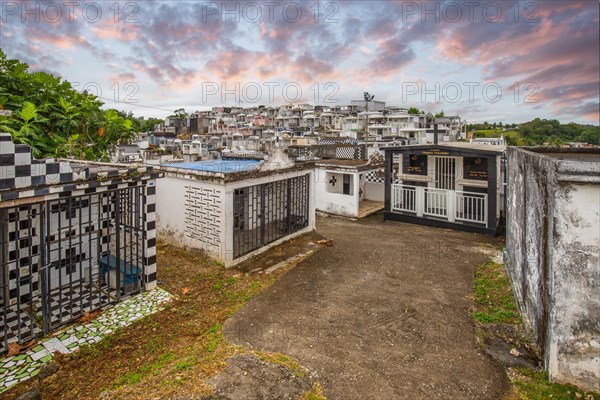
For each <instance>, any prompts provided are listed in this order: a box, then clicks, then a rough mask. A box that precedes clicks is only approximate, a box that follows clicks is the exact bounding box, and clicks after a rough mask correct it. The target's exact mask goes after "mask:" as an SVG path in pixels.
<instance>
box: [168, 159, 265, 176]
mask: <svg viewBox="0 0 600 400" xmlns="http://www.w3.org/2000/svg"><path fill="white" fill-rule="evenodd" d="M259 163H260V161H259V160H214V161H195V162H187V163H173V164H162V166H163V167H172V168H182V169H193V170H195V171H206V172H222V173H225V174H226V173H232V172H241V171H251V170H254V169H256V167H257V166H258V164H259Z"/></svg>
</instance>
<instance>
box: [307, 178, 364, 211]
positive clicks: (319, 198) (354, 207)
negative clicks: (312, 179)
mask: <svg viewBox="0 0 600 400" xmlns="http://www.w3.org/2000/svg"><path fill="white" fill-rule="evenodd" d="M343 174H349V175H350V177H351V182H352V188H351V189H352V194H349V195H348V194H343V192H342V187H343V180H342V179H343V178H342V175H343ZM316 177H317V179H316V187H317V188H316V209H317V211H322V212H325V213H328V214H335V215H342V216H345V217H350V218H357V217H358V203H359V197H358V190H359V185H360V183H359V177H358V172H352V171H348V172H346V171H343V172H341V171H336V170H329V169H322V168H318V169H317V170H316ZM332 177H335V179H336V181H337V182H336V184H335V185H332V184H331V183H330V180H331V178H332Z"/></svg>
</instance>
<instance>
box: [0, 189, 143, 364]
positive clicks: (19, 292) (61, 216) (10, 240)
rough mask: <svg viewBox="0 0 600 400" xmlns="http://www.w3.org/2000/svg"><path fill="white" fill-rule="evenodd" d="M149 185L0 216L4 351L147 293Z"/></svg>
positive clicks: (13, 210) (0, 312) (6, 210)
mask: <svg viewBox="0 0 600 400" xmlns="http://www.w3.org/2000/svg"><path fill="white" fill-rule="evenodd" d="M144 203H145V198H144V196H143V187H142V186H135V187H130V188H126V189H119V190H115V191H109V192H103V193H94V194H89V195H83V196H78V197H65V198H59V199H56V200H50V201H46V202H42V203H35V204H30V205H24V206H17V207H11V208H4V209H1V210H0V222H1V224H0V227H1V228H0V249H1V251H0V296H1V297H0V303H1V304H2V309H1V310H0V321H1V322H2V323H3V326H4V329H3V337H2V340H0V351H1V352H3V351H6V350H7V346H8V343H10V342H26V341H29V340H31V339H33V338H34V337H36V336H38V335H40V334H44V333H46V332H49V331H50V330H52V329H54V328H56V327H58V326H60V325H63V324H65V323H68V322H71V321H73V320H75V319H77V318H79V317H81V316H82V315H83V314H84V313H85V312H91V311H94V310H97V309H99V308H102V307H104V306H106V305H108V304H110V303H114V302H118V301H119V300H120V299H121V297H123V296H128V295H130V294H133V293H137V292H139V291H140V290H141V289H142V275H143V268H144V263H143V260H144V240H145V231H144V229H143V227H144V213H143V210H144V209H145V208H144Z"/></svg>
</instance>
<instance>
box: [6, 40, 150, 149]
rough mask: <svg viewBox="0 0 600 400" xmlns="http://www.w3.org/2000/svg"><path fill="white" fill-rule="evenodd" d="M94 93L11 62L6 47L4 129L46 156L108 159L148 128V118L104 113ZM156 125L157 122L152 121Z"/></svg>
mask: <svg viewBox="0 0 600 400" xmlns="http://www.w3.org/2000/svg"><path fill="white" fill-rule="evenodd" d="M102 105H103V103H102V102H101V101H100V100H99V99H98V98H97V97H96V96H94V95H92V94H89V93H86V92H78V91H77V90H75V89H74V88H73V87H72V85H71V83H70V82H68V81H65V80H63V79H61V78H58V77H55V76H53V75H51V74H47V73H45V72H30V71H29V66H28V65H27V64H25V63H22V62H20V61H18V60H11V59H8V58H7V57H6V54H5V53H4V52H3V51H2V49H0V109H3V110H10V111H12V115H10V116H0V131H2V132H10V133H11V134H12V137H13V140H14V142H15V143H24V144H28V145H29V146H31V147H32V148H33V151H34V155H35V156H36V157H38V158H40V157H74V158H80V159H89V160H108V159H109V154H110V150H111V149H112V148H113V147H114V146H115V145H116V144H119V143H128V142H130V141H131V140H132V139H133V138H134V137H135V135H136V132H141V131H143V130H146V128H148V127H147V125H146V124H145V121H144V120H142V119H137V118H135V117H133V115H131V114H130V115H126V114H125V113H123V112H120V111H118V110H115V109H108V110H103V109H102V108H101V106H102ZM149 122H153V121H149Z"/></svg>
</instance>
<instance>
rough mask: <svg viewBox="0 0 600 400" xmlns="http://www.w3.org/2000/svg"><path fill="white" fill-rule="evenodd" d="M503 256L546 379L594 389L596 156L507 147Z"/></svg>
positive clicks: (599, 190) (599, 309)
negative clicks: (578, 157) (575, 157)
mask: <svg viewBox="0 0 600 400" xmlns="http://www.w3.org/2000/svg"><path fill="white" fill-rule="evenodd" d="M508 157H509V160H508V179H509V181H508V193H507V200H508V201H507V229H506V247H507V252H506V256H507V257H506V258H507V263H506V265H507V267H508V272H509V275H510V277H511V281H512V284H513V289H514V291H515V296H516V298H517V302H518V303H519V306H520V308H521V311H522V314H523V316H524V320H525V322H526V324H527V325H528V326H529V327H530V328H531V330H532V332H533V333H534V335H535V337H536V340H537V343H538V345H539V346H540V349H541V350H542V353H543V355H544V361H545V366H546V368H547V369H548V372H549V374H550V377H551V379H553V380H557V381H562V382H570V383H573V384H576V385H579V386H582V387H584V388H587V389H593V390H599V389H600V339H599V338H600V300H599V298H598V293H600V270H599V266H598V251H599V247H598V246H599V243H600V236H599V235H600V233H599V231H600V228H599V227H600V217H599V215H600V211H599V207H600V176H599V172H600V157H599V158H598V162H593V161H592V162H590V161H589V160H588V161H586V162H584V161H579V162H578V161H568V160H560V159H559V158H558V157H556V156H552V155H542V154H536V153H534V152H530V151H526V150H524V149H518V148H509V149H508Z"/></svg>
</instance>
